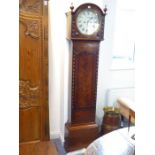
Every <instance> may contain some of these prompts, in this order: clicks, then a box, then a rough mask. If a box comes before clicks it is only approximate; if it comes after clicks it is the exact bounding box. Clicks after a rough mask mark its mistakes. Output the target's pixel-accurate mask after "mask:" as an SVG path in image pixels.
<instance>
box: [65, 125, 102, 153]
mask: <svg viewBox="0 0 155 155" xmlns="http://www.w3.org/2000/svg"><path fill="white" fill-rule="evenodd" d="M98 136H99V128H98V125H97V124H96V123H86V124H70V123H67V124H66V135H65V149H66V151H67V152H69V151H75V150H78V149H81V148H86V147H87V146H88V145H89V144H90V143H91V142H92V141H93V140H95V139H96V138H97V137H98Z"/></svg>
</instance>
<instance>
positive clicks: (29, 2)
mask: <svg viewBox="0 0 155 155" xmlns="http://www.w3.org/2000/svg"><path fill="white" fill-rule="evenodd" d="M42 5H43V0H20V1H19V10H20V12H27V13H33V14H42V9H43V8H42Z"/></svg>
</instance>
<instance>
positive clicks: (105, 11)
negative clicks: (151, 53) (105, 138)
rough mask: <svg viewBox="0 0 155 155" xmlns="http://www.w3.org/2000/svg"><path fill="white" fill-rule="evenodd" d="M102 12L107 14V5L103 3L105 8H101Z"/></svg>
mask: <svg viewBox="0 0 155 155" xmlns="http://www.w3.org/2000/svg"><path fill="white" fill-rule="evenodd" d="M103 11H104V13H105V14H107V5H105V8H104V9H103Z"/></svg>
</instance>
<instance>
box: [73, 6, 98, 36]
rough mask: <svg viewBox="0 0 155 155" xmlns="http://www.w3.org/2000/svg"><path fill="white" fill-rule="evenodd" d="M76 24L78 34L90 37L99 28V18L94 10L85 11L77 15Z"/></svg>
mask: <svg viewBox="0 0 155 155" xmlns="http://www.w3.org/2000/svg"><path fill="white" fill-rule="evenodd" d="M76 24H77V28H78V30H79V31H80V33H82V34H85V35H92V34H93V33H95V32H96V31H97V30H98V28H99V25H100V23H99V16H98V14H97V12H96V11H95V10H93V9H90V8H88V9H85V10H83V11H81V12H80V13H79V14H78V16H77V20H76Z"/></svg>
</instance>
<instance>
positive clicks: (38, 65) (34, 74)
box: [19, 0, 49, 143]
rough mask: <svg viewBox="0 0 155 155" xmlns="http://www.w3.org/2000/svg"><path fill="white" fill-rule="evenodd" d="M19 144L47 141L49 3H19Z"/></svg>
mask: <svg viewBox="0 0 155 155" xmlns="http://www.w3.org/2000/svg"><path fill="white" fill-rule="evenodd" d="M19 7H20V12H19V141H20V143H23V142H30V141H31V142H32V141H34V142H35V141H43V140H48V139H49V119H48V42H47V41H48V38H47V36H48V35H47V32H48V31H47V29H48V27H47V17H48V14H47V12H48V3H47V1H43V0H20V1H19Z"/></svg>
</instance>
